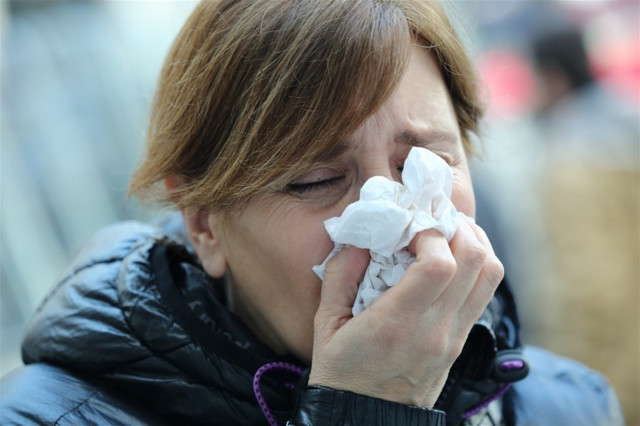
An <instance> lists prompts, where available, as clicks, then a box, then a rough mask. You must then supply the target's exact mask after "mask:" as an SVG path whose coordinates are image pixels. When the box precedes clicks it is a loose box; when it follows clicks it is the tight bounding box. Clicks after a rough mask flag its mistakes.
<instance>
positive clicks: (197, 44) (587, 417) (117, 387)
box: [0, 0, 620, 425]
mask: <svg viewBox="0 0 640 426" xmlns="http://www.w3.org/2000/svg"><path fill="white" fill-rule="evenodd" d="M481 111H482V108H481V106H480V102H479V99H478V96H477V82H476V77H475V74H474V72H473V68H472V65H471V63H470V62H469V59H468V58H467V56H466V55H465V52H464V50H463V48H462V46H461V44H460V42H459V40H458V39H457V37H456V36H455V34H454V32H453V30H452V29H451V27H450V25H449V23H448V21H447V19H446V17H445V15H444V14H443V12H442V11H441V10H440V8H439V7H438V6H437V5H436V4H434V3H430V2H421V1H383V0H358V1H355V0H354V1H349V2H345V1H338V0H318V1H311V0H306V1H295V2H292V1H280V0H251V1H249V0H247V1H230V0H229V1H204V2H202V3H201V4H200V5H199V6H198V7H197V8H196V9H195V11H194V12H193V14H192V16H191V17H190V18H189V20H188V21H187V23H186V24H185V26H184V28H183V30H182V32H181V33H180V34H179V36H178V38H177V40H176V41H175V43H174V45H173V47H172V49H171V51H170V52H169V55H168V57H167V60H166V62H165V65H164V68H163V71H162V75H161V78H160V83H159V87H158V91H157V95H156V99H155V103H154V107H153V112H152V117H151V125H150V128H149V138H148V145H147V152H146V156H145V159H144V161H143V163H142V164H141V166H140V168H139V170H138V171H137V173H136V174H135V176H134V178H133V181H132V184H131V190H132V192H133V193H136V194H140V195H145V196H151V197H155V198H156V199H160V200H163V201H165V202H168V203H171V204H173V205H175V206H177V207H178V208H179V210H180V211H181V218H176V217H174V218H172V219H170V220H169V221H167V222H165V223H162V224H159V225H156V226H151V225H142V224H135V223H128V224H121V225H116V226H114V227H111V228H109V229H108V230H106V231H103V232H101V233H100V234H98V235H97V236H96V237H95V239H94V240H93V241H92V242H91V243H90V244H89V245H88V247H87V248H86V249H85V250H84V251H83V253H81V254H80V256H79V258H78V260H76V262H75V263H74V264H73V265H72V267H71V271H70V273H69V275H68V276H67V278H65V279H64V280H63V281H62V282H61V283H60V284H59V285H58V286H57V287H56V288H55V289H54V290H53V292H52V293H51V295H50V296H49V297H48V298H47V300H46V301H45V303H44V304H43V305H42V307H41V308H40V309H39V311H38V312H37V313H36V315H35V318H34V320H33V321H32V323H31V325H30V327H29V330H28V331H27V335H26V337H25V341H24V344H23V357H24V360H25V362H26V363H27V366H25V367H23V368H21V369H19V370H17V371H15V372H13V373H11V374H10V375H9V376H8V377H6V378H4V380H3V392H4V394H3V398H2V404H3V411H2V414H1V415H0V419H2V423H3V424H4V423H18V424H25V423H29V422H34V423H42V424H49V423H52V424H53V423H55V424H68V423H73V424H87V423H92V424H140V423H143V424H156V423H158V424H161V423H170V424H174V423H175V424H182V423H184V424H208V423H210V424H262V423H270V424H284V423H285V422H290V423H291V424H357V425H362V424H424V425H432V424H433V425H436V424H437V425H443V424H445V423H446V424H460V423H463V422H467V423H469V424H472V423H473V424H480V423H482V424H484V422H486V424H498V423H507V424H515V423H518V424H522V423H537V424H551V423H554V424H557V423H571V424H577V423H594V424H595V423H611V422H617V421H618V422H619V421H620V417H619V408H618V406H617V400H616V398H615V395H614V394H613V392H612V391H611V389H610V388H609V387H608V385H607V384H606V382H605V381H604V380H603V379H602V378H601V377H600V376H598V375H597V374H595V373H593V372H590V371H588V370H587V369H585V368H584V367H582V366H579V365H577V364H575V363H573V362H570V361H567V360H562V359H559V358H555V357H554V356H552V355H550V354H548V353H546V352H544V351H541V350H535V349H531V350H527V351H525V352H526V355H527V358H528V360H529V363H530V369H531V373H530V374H529V376H528V377H527V378H526V379H525V380H522V381H519V382H517V383H515V384H513V385H512V383H513V382H516V381H518V380H520V379H522V378H523V377H524V376H525V375H526V373H527V369H528V367H527V361H525V358H524V357H523V355H522V348H521V344H520V339H519V336H518V320H517V317H516V312H515V306H514V303H513V299H512V297H511V295H510V292H509V290H508V288H507V287H506V284H503V285H500V286H499V284H500V282H501V280H502V276H503V270H502V265H501V264H500V262H499V260H498V259H497V258H496V257H495V255H494V254H493V250H492V249H491V245H490V243H489V241H488V239H487V237H486V235H485V234H484V232H483V231H482V230H481V229H480V228H479V227H478V226H477V225H475V224H474V223H473V222H472V221H468V220H464V219H461V220H459V223H458V228H457V232H456V234H455V236H454V237H453V239H452V240H451V241H450V242H448V241H447V240H446V239H445V238H444V236H443V235H442V234H440V233H439V232H438V231H435V230H426V231H423V232H420V233H419V234H418V235H417V236H416V237H415V238H414V239H413V240H412V241H411V244H409V246H408V250H409V252H410V253H412V254H413V255H415V256H416V259H417V260H416V261H415V263H413V264H412V265H411V266H410V267H409V269H408V270H407V271H406V273H405V274H404V276H403V277H402V279H401V280H400V282H399V283H398V284H397V285H396V286H394V287H393V288H392V289H390V290H388V291H387V292H386V293H384V294H383V295H382V296H380V297H379V299H378V300H376V301H375V302H374V303H373V304H372V305H371V306H370V307H369V308H367V309H366V310H365V311H363V312H362V313H360V314H358V315H357V316H356V317H353V315H352V314H351V308H352V306H353V303H354V298H355V292H356V289H357V286H358V283H359V282H360V280H361V278H362V276H363V273H364V270H365V268H366V266H367V264H368V262H369V253H368V252H367V251H366V250H362V249H358V248H356V247H346V248H345V249H344V250H342V251H340V252H339V253H338V254H337V255H336V256H335V257H334V258H333V259H332V260H330V261H329V263H328V264H327V269H326V271H325V273H324V280H323V281H322V282H321V281H320V279H319V278H317V276H316V275H315V274H314V273H313V271H312V267H313V266H314V265H317V264H321V263H322V262H323V260H324V259H325V258H326V257H327V255H328V254H329V252H331V250H332V248H333V243H332V241H331V240H330V239H329V236H328V235H327V233H326V231H325V228H324V221H325V220H326V219H329V218H331V217H334V216H339V215H340V214H341V213H342V211H343V210H344V209H345V207H346V206H347V205H349V204H350V203H352V202H354V201H356V200H357V199H358V193H359V190H360V187H361V186H362V184H363V183H364V182H365V181H366V180H367V179H369V178H370V177H372V176H385V177H387V178H389V179H393V180H400V173H401V171H402V167H403V164H404V160H405V158H406V157H407V155H408V152H409V150H410V149H411V148H412V147H414V146H419V147H423V148H427V149H429V150H430V151H431V152H434V153H436V154H438V155H439V156H440V157H442V158H443V159H445V160H446V161H447V163H448V165H449V167H450V168H451V169H452V171H453V184H452V194H451V201H452V202H453V204H454V206H455V208H456V209H457V210H458V211H459V212H461V213H464V214H465V215H466V216H469V217H473V216H474V213H475V211H474V198H473V192H472V188H471V180H470V177H469V170H468V166H467V157H466V156H467V153H469V152H470V151H471V146H470V143H469V134H470V133H471V132H473V131H475V130H476V128H477V125H478V120H479V118H480V116H481ZM461 217H462V216H461Z"/></svg>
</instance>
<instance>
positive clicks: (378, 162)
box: [360, 153, 402, 186]
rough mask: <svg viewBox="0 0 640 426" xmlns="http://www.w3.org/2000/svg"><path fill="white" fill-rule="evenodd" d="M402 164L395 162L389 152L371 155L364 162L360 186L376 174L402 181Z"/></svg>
mask: <svg viewBox="0 0 640 426" xmlns="http://www.w3.org/2000/svg"><path fill="white" fill-rule="evenodd" d="M401 167H402V164H401V163H400V164H396V163H394V160H393V158H391V157H390V156H389V154H388V153H385V154H384V155H380V154H377V155H371V156H369V157H368V158H366V159H365V161H363V162H362V165H361V173H360V186H362V185H363V184H364V183H365V182H366V181H367V180H368V179H370V178H372V177H374V176H383V177H385V178H387V179H389V180H395V181H397V182H402V168H401Z"/></svg>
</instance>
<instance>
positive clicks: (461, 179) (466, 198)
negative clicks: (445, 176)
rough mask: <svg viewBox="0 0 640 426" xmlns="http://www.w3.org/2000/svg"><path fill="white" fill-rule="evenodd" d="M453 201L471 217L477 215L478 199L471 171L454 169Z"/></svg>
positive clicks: (461, 210) (457, 207) (460, 210)
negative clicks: (475, 194)
mask: <svg viewBox="0 0 640 426" xmlns="http://www.w3.org/2000/svg"><path fill="white" fill-rule="evenodd" d="M451 201H452V202H453V205H454V206H456V210H458V211H459V212H462V213H464V214H466V215H467V216H469V217H475V216H476V200H475V197H474V195H473V186H472V184H471V176H470V175H469V173H464V172H459V171H454V174H453V185H452V190H451Z"/></svg>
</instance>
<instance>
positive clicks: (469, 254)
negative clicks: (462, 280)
mask: <svg viewBox="0 0 640 426" xmlns="http://www.w3.org/2000/svg"><path fill="white" fill-rule="evenodd" d="M487 257H488V251H487V249H486V248H485V247H484V246H483V245H482V244H480V243H472V244H469V246H468V247H467V249H466V253H465V259H466V261H467V262H469V263H470V264H471V265H472V266H475V267H477V268H480V267H482V265H483V264H484V263H485V261H486V260H487Z"/></svg>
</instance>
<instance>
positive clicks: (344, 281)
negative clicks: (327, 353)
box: [318, 246, 370, 320]
mask: <svg viewBox="0 0 640 426" xmlns="http://www.w3.org/2000/svg"><path fill="white" fill-rule="evenodd" d="M369 259H370V258H369V250H365V249H360V248H357V247H354V246H345V247H344V248H343V249H342V250H340V252H339V253H338V254H336V255H335V256H334V257H333V258H332V259H331V260H329V262H327V268H326V269H325V271H324V280H323V282H322V291H321V296H320V306H319V307H318V316H320V317H322V318H326V317H329V318H332V319H333V320H340V319H348V317H350V316H351V308H352V307H353V303H354V301H355V299H356V294H357V292H358V285H359V284H360V282H361V281H362V278H363V277H364V273H365V271H366V270H367V265H368V264H369Z"/></svg>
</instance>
